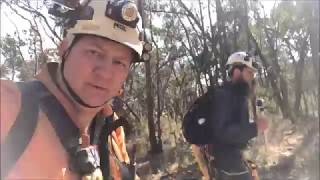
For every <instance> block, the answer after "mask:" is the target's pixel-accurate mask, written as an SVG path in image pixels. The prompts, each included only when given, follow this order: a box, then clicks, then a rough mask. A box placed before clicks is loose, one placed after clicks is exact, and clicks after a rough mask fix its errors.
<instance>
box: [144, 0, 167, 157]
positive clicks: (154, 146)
mask: <svg viewBox="0 0 320 180" xmlns="http://www.w3.org/2000/svg"><path fill="white" fill-rule="evenodd" d="M143 7H144V0H139V1H138V9H139V12H140V14H141V17H142V28H143V29H144V20H145V19H144V11H143ZM145 39H146V36H145ZM145 68H146V69H145V70H146V93H147V99H146V102H147V107H148V110H147V111H148V112H147V114H148V115H147V116H148V130H149V141H150V146H151V147H150V148H151V149H150V152H151V153H160V152H161V150H162V149H159V147H158V139H157V136H156V129H155V124H154V117H153V114H154V99H153V87H152V78H151V64H150V60H149V61H146V62H145Z"/></svg>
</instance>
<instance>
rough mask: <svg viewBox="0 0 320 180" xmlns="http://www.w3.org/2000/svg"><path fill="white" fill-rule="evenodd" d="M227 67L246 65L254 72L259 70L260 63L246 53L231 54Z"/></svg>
mask: <svg viewBox="0 0 320 180" xmlns="http://www.w3.org/2000/svg"><path fill="white" fill-rule="evenodd" d="M226 65H230V66H233V65H246V66H247V67H249V68H251V69H252V70H254V71H257V70H258V63H257V62H256V59H255V58H254V57H253V56H250V55H249V54H248V53H246V52H235V53H233V54H231V55H230V56H229V58H228V61H227V64H226Z"/></svg>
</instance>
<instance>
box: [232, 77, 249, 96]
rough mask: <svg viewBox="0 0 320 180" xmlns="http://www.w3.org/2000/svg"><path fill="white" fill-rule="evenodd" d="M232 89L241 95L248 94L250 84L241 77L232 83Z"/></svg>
mask: <svg viewBox="0 0 320 180" xmlns="http://www.w3.org/2000/svg"><path fill="white" fill-rule="evenodd" d="M232 86H233V89H234V91H235V92H236V93H237V94H238V95H241V96H249V94H250V84H249V82H247V81H245V80H244V79H243V78H242V77H241V78H239V79H237V80H236V81H234V82H233V83H232Z"/></svg>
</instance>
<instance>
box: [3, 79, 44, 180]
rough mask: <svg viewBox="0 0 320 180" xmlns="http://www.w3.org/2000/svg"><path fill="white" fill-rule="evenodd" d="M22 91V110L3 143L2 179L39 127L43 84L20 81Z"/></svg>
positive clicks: (19, 85)
mask: <svg viewBox="0 0 320 180" xmlns="http://www.w3.org/2000/svg"><path fill="white" fill-rule="evenodd" d="M17 85H18V88H19V89H20V91H21V107H20V112H19V114H18V116H17V119H16V120H15V122H14V124H13V126H12V127H11V129H10V130H9V133H8V134H7V137H6V138H5V140H4V142H3V143H2V144H1V179H4V178H5V177H6V176H8V174H9V172H10V171H11V170H12V168H13V167H14V165H15V164H16V162H17V161H18V159H19V158H20V157H21V155H22V153H23V152H24V151H25V149H26V148H27V146H28V144H29V142H30V141H31V138H32V136H33V134H34V131H35V129H36V127H37V122H38V114H39V94H40V92H39V91H41V89H43V85H42V84H41V83H40V82H39V81H31V82H18V83H17Z"/></svg>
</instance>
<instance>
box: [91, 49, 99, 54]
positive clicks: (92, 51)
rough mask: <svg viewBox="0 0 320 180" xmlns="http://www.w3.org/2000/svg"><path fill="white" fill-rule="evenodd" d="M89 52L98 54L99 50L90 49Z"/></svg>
mask: <svg viewBox="0 0 320 180" xmlns="http://www.w3.org/2000/svg"><path fill="white" fill-rule="evenodd" d="M89 53H90V54H92V55H98V51H96V50H94V49H91V50H89Z"/></svg>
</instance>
